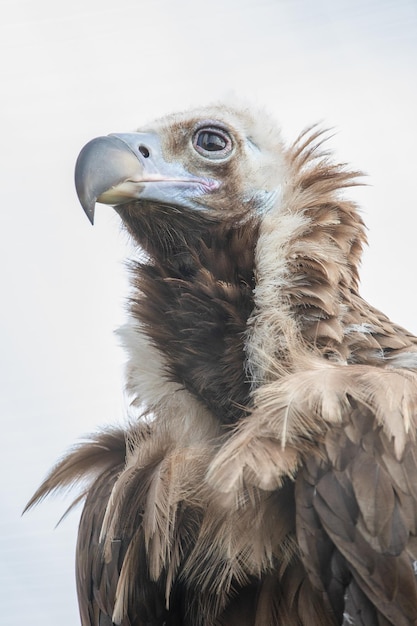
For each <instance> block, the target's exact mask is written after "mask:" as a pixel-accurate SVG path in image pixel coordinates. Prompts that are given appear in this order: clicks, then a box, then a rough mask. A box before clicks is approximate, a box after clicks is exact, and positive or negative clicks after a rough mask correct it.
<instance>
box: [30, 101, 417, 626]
mask: <svg viewBox="0 0 417 626" xmlns="http://www.w3.org/2000/svg"><path fill="white" fill-rule="evenodd" d="M324 140H325V134H324V133H323V131H321V130H320V129H317V128H316V127H314V126H313V127H311V128H309V129H307V130H306V131H304V132H303V133H301V134H300V136H299V137H298V138H297V139H296V141H295V142H294V143H293V144H292V145H290V146H286V145H284V143H283V142H282V140H281V136H280V132H279V130H278V129H277V128H276V127H275V125H274V123H273V122H272V121H271V120H270V119H269V118H268V117H267V116H265V114H264V113H263V112H251V111H249V110H247V109H240V110H239V109H232V108H230V107H225V106H211V107H208V108H203V109H199V110H196V111H191V112H188V113H180V114H175V115H170V116H168V117H165V118H163V119H162V120H159V121H156V122H154V123H152V124H149V125H147V126H144V127H143V128H141V129H139V130H138V131H136V132H132V133H129V132H127V133H120V134H110V135H108V136H105V137H99V138H96V139H93V140H92V141H90V142H89V143H88V144H87V145H86V146H85V147H84V148H83V149H82V151H81V153H80V155H79V157H78V161H77V164H76V171H75V183H76V188H77V192H78V196H79V199H80V202H81V205H82V207H83V209H84V211H85V212H86V214H87V216H88V218H89V219H90V221H91V222H93V219H94V210H95V205H96V203H102V204H109V205H112V206H114V208H115V210H116V211H117V212H118V214H119V215H120V217H121V219H122V221H123V223H124V225H125V227H126V229H127V230H128V232H129V233H130V235H131V236H132V238H133V240H134V241H135V242H136V243H137V245H138V246H139V247H140V249H141V250H143V251H144V252H145V254H144V255H142V257H141V260H136V261H134V262H132V263H131V266H130V270H131V278H132V285H133V291H132V297H131V299H130V318H129V322H128V323H127V325H126V327H125V328H124V329H122V331H121V334H122V337H123V341H124V344H125V346H126V349H127V352H128V368H127V387H128V391H129V393H130V395H131V397H132V402H133V403H134V404H136V405H137V406H139V407H140V415H139V416H138V418H137V420H136V421H133V422H132V423H131V424H130V425H129V426H127V427H126V428H125V429H107V430H105V431H103V432H101V433H98V434H97V435H94V436H93V437H92V438H91V440H90V441H88V442H86V443H83V444H81V445H79V446H78V447H77V448H75V449H74V450H73V451H72V452H70V453H69V454H68V455H67V456H66V457H65V458H64V459H63V460H62V461H61V462H60V463H59V464H58V465H57V466H56V467H55V468H54V469H53V470H52V472H51V474H50V475H49V476H48V477H47V478H46V480H45V481H44V483H43V484H42V485H41V487H40V488H39V490H38V491H37V493H36V494H35V495H34V496H33V498H32V500H31V502H30V503H29V506H30V505H32V504H34V503H35V502H37V501H38V500H40V499H41V498H43V497H44V496H45V495H47V494H48V493H50V492H52V491H54V490H56V489H58V488H61V487H67V486H68V485H71V484H73V483H78V482H79V481H80V480H81V479H82V480H83V484H85V485H86V487H85V491H84V492H83V494H82V495H81V496H80V497H79V498H78V499H77V501H79V500H80V499H82V498H83V497H85V505H84V510H83V513H82V517H81V522H80V530H79V536H78V546H77V586H78V597H79V603H80V613H81V620H82V623H83V626H110V625H111V624H117V625H120V626H145V625H149V624H152V625H154V626H168V625H169V626H180V625H181V626H237V625H239V626H276V625H277V624H285V625H286V626H339V625H340V626H341V625H342V624H347V623H349V624H354V625H355V626H364V625H365V624H366V626H379V625H381V624H384V625H387V626H388V625H391V626H399V625H400V624H401V625H404V626H405V625H406V624H415V623H417V584H416V576H415V571H416V563H417V549H416V546H417V534H416V529H417V513H416V511H417V507H416V502H417V490H416V484H417V448H416V432H417V372H416V369H417V339H416V338H415V337H414V336H413V335H411V334H410V333H408V332H407V331H406V330H404V329H403V328H401V327H399V326H397V325H396V324H394V323H392V322H391V321H390V320H389V319H388V318H387V317H386V316H385V315H384V314H383V313H381V312H380V311H378V310H376V309H375V308H373V307H372V306H370V305H369V304H368V303H367V302H365V300H363V299H362V298H361V296H360V294H359V291H358V269H359V262H360V257H361V251H362V247H363V245H364V243H365V235H364V225H363V222H362V220H361V218H360V217H359V214H358V210H357V207H356V205H355V203H353V202H351V201H350V200H349V199H347V198H346V195H345V189H346V188H347V187H350V186H352V185H355V184H358V183H357V179H358V175H359V174H358V173H357V172H354V171H350V170H348V169H347V168H346V167H345V166H344V165H340V164H337V163H334V162H333V160H332V159H331V155H330V153H329V152H328V151H327V150H324V149H323V148H322V143H323V141H324Z"/></svg>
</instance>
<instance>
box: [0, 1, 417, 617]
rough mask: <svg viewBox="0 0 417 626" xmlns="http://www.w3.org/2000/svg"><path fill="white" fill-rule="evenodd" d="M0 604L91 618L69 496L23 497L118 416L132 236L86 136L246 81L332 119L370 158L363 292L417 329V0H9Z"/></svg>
mask: <svg viewBox="0 0 417 626" xmlns="http://www.w3.org/2000/svg"><path fill="white" fill-rule="evenodd" d="M0 8H1V20H0V90H1V97H0V111H1V117H0V119H1V152H0V159H1V170H0V171H1V175H0V179H1V200H2V207H1V212H0V222H1V227H0V238H1V241H0V267H1V272H2V293H3V299H2V306H1V308H0V317H1V320H0V322H1V325H0V328H1V335H2V337H1V341H2V350H1V357H2V359H1V369H0V387H1V388H0V419H1V425H2V433H3V439H2V452H1V454H0V464H1V468H0V482H1V504H0V507H1V511H0V513H1V514H0V606H1V623H2V624H4V626H18V625H19V626H21V625H22V624H31V626H56V625H58V624H59V626H71V625H73V624H74V625H76V624H78V610H77V605H76V599H75V587H74V583H73V576H74V575H73V571H74V567H73V551H74V545H75V537H76V526H77V521H78V516H79V511H76V512H75V513H72V514H71V515H70V516H69V518H68V519H66V520H65V521H64V522H63V523H62V525H61V526H60V527H59V528H58V529H57V530H54V525H55V523H56V521H57V520H58V519H59V517H60V515H61V514H62V512H63V511H64V510H65V507H66V506H67V504H68V502H69V501H70V500H69V499H67V500H64V499H61V498H57V499H56V500H55V501H52V502H46V503H45V504H44V505H42V506H41V507H38V508H37V509H36V510H35V511H33V512H31V513H30V514H28V515H26V516H25V517H24V518H23V519H22V518H21V517H20V512H21V510H22V508H23V506H24V504H25V502H26V501H27V499H28V498H29V497H30V495H31V494H32V492H33V491H34V490H35V488H36V487H37V486H38V484H39V482H40V480H41V479H42V477H43V475H44V474H45V473H46V471H47V470H48V468H49V467H50V466H51V465H52V464H53V463H54V461H55V460H56V459H57V458H58V457H59V455H60V454H62V453H63V451H64V450H65V449H66V448H67V447H68V446H70V445H71V444H72V443H73V442H75V441H76V440H77V438H79V437H80V436H81V435H82V434H84V433H88V432H90V431H92V430H94V429H95V428H96V427H97V426H98V425H102V424H105V423H112V422H114V421H119V422H120V421H122V420H123V416H124V415H125V412H126V409H125V406H124V398H123V393H122V388H123V378H122V363H123V354H122V353H121V351H120V350H119V348H118V347H117V340H116V338H115V337H114V335H113V330H114V329H115V328H116V327H117V326H118V325H119V324H120V323H121V322H122V320H123V306H124V298H125V295H126V290H127V286H126V282H125V280H124V269H123V264H122V259H123V258H124V257H125V256H127V255H128V245H127V239H126V237H125V236H124V235H121V234H120V232H119V230H120V229H119V223H118V218H117V216H116V215H114V214H113V213H112V211H111V209H110V208H105V207H102V208H100V210H99V211H98V212H97V219H96V226H95V228H94V229H93V228H91V226H90V225H89V223H88V221H87V218H86V217H85V216H84V215H83V213H82V210H81V208H80V207H79V205H78V202H77V199H76V196H75V192H74V189H73V167H74V163H75V159H76V157H77V154H78V152H79V150H80V148H81V147H82V145H83V144H84V143H86V141H88V140H89V139H90V138H92V137H93V136H96V135H99V134H107V133H109V132H113V131H129V130H131V129H133V128H135V127H136V126H138V125H141V124H143V123H144V122H147V121H149V120H150V119H152V118H153V117H154V116H157V115H160V114H164V113H167V112H170V111H172V110H176V109H182V108H184V107H188V106H190V105H198V104H205V103H207V102H211V101H214V100H218V99H219V97H221V96H222V95H224V94H227V95H228V94H229V93H230V92H235V93H236V94H237V95H238V96H240V97H245V98H248V99H249V100H251V101H253V102H254V103H255V104H260V105H266V107H267V108H268V109H269V110H270V111H271V113H272V114H273V115H274V116H275V117H276V118H277V120H279V121H280V122H281V124H282V127H283V131H284V135H285V136H286V137H288V138H294V137H295V135H296V134H297V133H298V132H299V131H300V130H301V129H302V128H303V127H304V126H306V125H308V124H310V123H312V122H315V121H317V120H323V121H324V123H325V124H326V125H329V126H334V127H335V128H336V129H337V130H338V134H337V135H336V137H335V138H334V139H333V141H332V145H333V146H334V148H335V150H336V152H337V155H338V157H339V158H340V159H342V160H344V161H349V162H351V163H352V164H353V165H354V167H355V168H361V169H363V170H365V171H367V172H368V173H369V183H370V186H369V187H368V188H363V189H358V190H356V191H355V197H356V198H357V199H358V201H359V202H360V203H361V205H362V208H363V215H364V218H365V220H366V222H367V224H368V226H369V228H370V231H369V236H370V243H371V247H370V250H369V252H367V254H366V257H365V261H364V266H363V272H362V284H363V288H362V292H363V294H364V295H365V297H367V299H369V300H370V301H371V302H372V303H373V304H374V305H376V306H378V307H379V308H381V309H383V310H384V311H385V312H386V313H387V314H389V315H390V316H391V317H392V318H393V319H395V320H396V321H397V322H399V323H401V324H403V325H404V326H406V327H408V328H409V329H410V330H412V331H414V332H417V295H416V261H415V257H416V245H415V239H416V227H417V197H416V183H417V156H416V143H417V122H416V117H417V113H416V112H417V76H416V69H417V0H410V1H407V0H393V1H391V2H388V1H384V0H370V1H368V2H366V1H363V0H340V1H338V0H336V1H335V0H314V1H308V0H221V1H220V0H212V1H210V2H202V1H201V0H176V1H175V2H172V1H170V0H153V1H148V2H145V1H144V0H136V1H134V0H117V1H114V0H113V1H109V0H72V1H71V2H65V3H64V2H56V1H55V0H1V2H0Z"/></svg>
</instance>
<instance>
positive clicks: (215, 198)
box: [75, 106, 283, 241]
mask: <svg viewBox="0 0 417 626" xmlns="http://www.w3.org/2000/svg"><path fill="white" fill-rule="evenodd" d="M282 160H283V146H282V142H281V139H280V134H279V132H278V131H277V130H276V129H275V128H274V127H273V126H272V124H271V123H267V124H265V120H263V123H260V120H259V119H257V118H256V117H255V116H253V115H252V114H251V113H250V112H249V111H239V112H238V111H235V110H228V109H225V108H224V107H221V106H218V107H216V106H213V107H209V108H207V109H205V110H198V111H194V112H190V113H187V114H177V115H171V116H169V117H167V118H164V119H162V120H159V121H156V122H154V123H153V124H151V125H148V126H145V127H144V128H143V129H139V130H138V131H137V132H134V133H121V134H111V135H108V136H106V137H99V138H97V139H93V140H92V141H90V142H89V143H88V144H87V145H86V146H85V147H84V148H83V150H82V151H81V154H80V155H79V157H78V161H77V165H76V171H75V183H76V188H77V192H78V195H79V198H80V202H81V204H82V206H83V208H84V210H85V212H86V214H87V215H88V217H89V219H90V221H91V222H92V221H93V218H94V206H95V203H96V202H101V203H104V204H111V205H113V206H116V207H117V208H118V210H120V212H121V215H122V217H123V219H125V220H129V223H130V222H131V220H133V219H134V217H133V216H136V219H137V220H140V217H141V215H142V220H144V221H145V215H147V214H148V211H152V212H153V218H152V219H154V220H155V221H156V222H158V221H159V220H160V219H162V220H163V221H165V228H166V219H169V218H171V219H172V220H174V221H175V214H178V213H180V214H181V216H182V220H183V222H184V224H191V225H192V224H195V222H197V223H198V222H200V221H201V222H202V223H203V224H204V222H205V221H207V222H216V221H217V222H219V221H220V222H225V221H226V222H229V221H230V222H233V223H235V224H236V223H239V222H242V221H243V220H244V219H245V218H247V217H248V216H250V215H251V214H252V213H253V212H257V211H263V210H265V208H266V207H268V206H270V205H271V204H272V203H273V202H274V198H275V197H276V194H277V193H278V192H279V189H280V185H281V182H282V174H283V170H282V168H283V163H282ZM166 207H170V208H171V211H170V213H168V214H167V209H166ZM161 212H162V217H160V215H159V214H160V213H161ZM175 223H176V224H177V222H175ZM186 228H187V227H186V226H183V229H184V230H186ZM195 228H196V229H197V230H198V227H197V226H195ZM200 228H202V227H200ZM138 236H139V237H140V234H139V233H138ZM140 240H141V241H142V240H143V235H142V237H140Z"/></svg>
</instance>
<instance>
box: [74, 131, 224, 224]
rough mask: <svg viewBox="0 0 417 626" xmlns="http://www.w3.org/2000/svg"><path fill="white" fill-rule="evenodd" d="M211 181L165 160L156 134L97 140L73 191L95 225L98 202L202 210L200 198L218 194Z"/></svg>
mask: <svg viewBox="0 0 417 626" xmlns="http://www.w3.org/2000/svg"><path fill="white" fill-rule="evenodd" d="M219 186H220V183H219V182H218V181H216V180H213V179H208V178H203V177H199V176H195V175H194V174H191V173H190V172H188V171H186V170H185V169H184V167H183V166H182V165H181V164H180V163H179V162H176V161H173V160H169V161H168V160H165V159H164V157H163V154H162V149H161V145H160V140H159V137H158V135H157V134H156V133H152V132H149V133H140V132H138V133H121V134H112V135H107V136H106V137H97V138H96V139H92V140H91V141H90V142H89V143H87V144H86V145H85V146H84V148H83V149H82V150H81V152H80V154H79V156H78V159H77V163H76V166H75V187H76V190H77V194H78V198H79V200H80V203H81V206H82V207H83V209H84V211H85V213H86V215H87V217H88V219H89V220H90V222H91V223H92V224H93V222H94V209H95V204H96V202H100V203H103V204H110V205H113V206H118V205H120V204H124V203H125V202H129V201H130V200H132V199H139V198H141V199H143V200H149V201H155V202H159V203H163V204H174V205H181V206H187V207H189V208H194V209H200V210H201V209H203V208H204V206H202V205H201V204H199V203H198V202H197V201H196V198H197V197H198V196H201V195H204V194H207V193H210V192H212V191H214V190H215V189H218V187H219Z"/></svg>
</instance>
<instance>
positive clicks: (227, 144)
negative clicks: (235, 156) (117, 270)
mask: <svg viewBox="0 0 417 626" xmlns="http://www.w3.org/2000/svg"><path fill="white" fill-rule="evenodd" d="M193 146H194V149H195V150H196V151H197V152H198V153H199V154H201V155H202V156H204V157H206V158H209V159H224V158H225V157H227V156H229V154H230V152H231V151H232V148H233V144H232V140H231V138H230V135H229V134H228V133H227V132H226V131H225V130H223V129H222V128H218V127H204V128H200V129H199V130H198V131H197V132H196V133H195V135H194V138H193Z"/></svg>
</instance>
